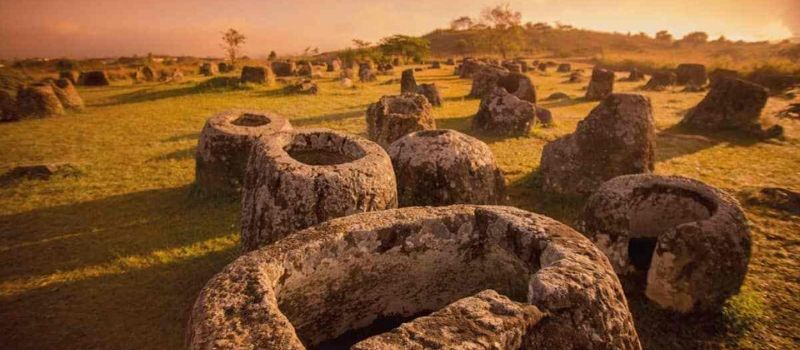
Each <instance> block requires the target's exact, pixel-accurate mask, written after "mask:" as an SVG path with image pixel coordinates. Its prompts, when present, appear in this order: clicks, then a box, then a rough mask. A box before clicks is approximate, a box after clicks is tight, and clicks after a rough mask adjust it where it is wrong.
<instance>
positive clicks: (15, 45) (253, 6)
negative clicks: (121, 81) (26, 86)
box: [0, 0, 800, 58]
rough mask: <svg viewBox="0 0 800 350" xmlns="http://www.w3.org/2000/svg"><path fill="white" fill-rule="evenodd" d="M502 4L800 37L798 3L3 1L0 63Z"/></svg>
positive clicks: (261, 41) (165, 48) (207, 45)
mask: <svg viewBox="0 0 800 350" xmlns="http://www.w3.org/2000/svg"><path fill="white" fill-rule="evenodd" d="M500 2H509V3H510V4H511V6H512V7H513V8H515V9H518V10H519V11H521V12H522V15H523V21H532V22H550V23H553V22H555V21H560V22H561V23H565V24H572V25H574V26H576V27H580V28H587V29H597V30H605V31H619V32H628V31H631V32H639V31H644V32H646V33H648V34H650V35H652V34H653V33H655V32H656V31H658V30H661V29H667V30H669V31H670V32H672V33H674V34H675V35H676V36H680V35H683V34H685V33H687V32H690V31H694V30H704V31H706V32H708V33H709V35H710V36H711V37H712V38H716V37H717V36H719V35H721V34H722V35H725V36H726V37H728V38H729V39H744V40H776V39H782V38H787V37H790V36H792V35H795V36H800V0H639V1H634V0H616V1H614V0H603V1H599V0H595V1H593V0H526V1H522V0H520V1H487V0H401V1H389V0H349V1H348V0H260V1H258V0H228V1H225V0H182V1H168V0H128V1H119V0H52V1H51V0H0V57H3V58H13V57H34V56H38V57H62V56H66V57H78V58H80V57H99V56H117V55H132V54H139V55H143V54H146V53H147V52H153V53H163V54H173V55H195V56H208V55H212V56H221V54H222V51H221V49H220V45H219V41H220V39H219V37H220V33H221V32H222V31H224V30H225V29H227V28H229V27H234V28H237V29H239V30H241V31H242V32H244V33H245V35H246V36H247V38H248V40H247V43H246V45H245V47H244V53H245V54H248V55H252V56H263V55H266V53H268V52H269V51H270V50H276V51H278V53H297V52H300V51H302V50H303V49H304V48H305V47H308V46H311V47H319V48H320V50H330V49H337V48H343V47H346V46H349V45H350V44H351V40H352V39H353V38H359V39H365V40H369V41H376V40H378V39H379V38H381V37H384V36H387V35H391V34H398V33H402V34H413V35H420V34H425V33H427V32H429V31H431V30H433V29H434V28H437V27H438V28H443V27H446V26H447V25H448V23H449V21H450V20H451V19H453V18H455V17H458V16H462V15H469V16H477V15H478V14H479V13H480V10H481V8H483V7H485V6H489V5H495V4H498V3H500Z"/></svg>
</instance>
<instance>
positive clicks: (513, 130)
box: [472, 87, 536, 136]
mask: <svg viewBox="0 0 800 350" xmlns="http://www.w3.org/2000/svg"><path fill="white" fill-rule="evenodd" d="M535 117H536V112H535V108H534V105H533V103H531V102H528V101H525V100H522V99H520V98H519V97H517V96H515V95H512V94H510V93H508V91H506V89H504V88H501V87H496V88H495V89H494V91H492V93H491V94H488V95H486V97H484V98H483V99H482V100H481V104H480V107H479V109H478V113H477V114H475V117H473V118H472V130H473V131H475V132H477V133H481V134H487V135H496V136H524V135H527V134H528V133H529V132H530V131H531V127H533V124H534V123H535V119H534V118H535Z"/></svg>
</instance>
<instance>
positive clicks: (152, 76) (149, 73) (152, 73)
mask: <svg viewBox="0 0 800 350" xmlns="http://www.w3.org/2000/svg"><path fill="white" fill-rule="evenodd" d="M139 71H140V72H142V76H143V77H144V79H143V80H144V81H156V78H158V76H157V75H156V70H155V68H153V67H152V66H143V67H140V68H139Z"/></svg>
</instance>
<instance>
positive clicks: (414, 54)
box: [378, 34, 431, 60]
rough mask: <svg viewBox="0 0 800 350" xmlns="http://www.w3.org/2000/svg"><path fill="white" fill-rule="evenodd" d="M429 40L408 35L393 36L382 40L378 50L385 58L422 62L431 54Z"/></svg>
mask: <svg viewBox="0 0 800 350" xmlns="http://www.w3.org/2000/svg"><path fill="white" fill-rule="evenodd" d="M430 47H431V43H430V41H428V39H425V38H419V37H413V36H408V35H400V34H397V35H392V36H389V37H385V38H383V39H381V43H380V45H378V48H379V49H380V51H381V52H382V53H383V55H384V56H400V57H403V58H405V59H413V60H421V59H422V58H424V57H426V56H427V55H428V53H429V52H430Z"/></svg>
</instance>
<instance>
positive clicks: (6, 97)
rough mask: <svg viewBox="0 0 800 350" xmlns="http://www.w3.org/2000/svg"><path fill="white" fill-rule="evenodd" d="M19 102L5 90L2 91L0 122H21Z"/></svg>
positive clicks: (0, 94)
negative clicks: (18, 108)
mask: <svg viewBox="0 0 800 350" xmlns="http://www.w3.org/2000/svg"><path fill="white" fill-rule="evenodd" d="M19 118H20V115H19V111H18V110H17V101H16V100H15V99H14V98H13V97H11V94H9V93H8V92H6V91H5V90H0V122H10V121H16V120H19Z"/></svg>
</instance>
